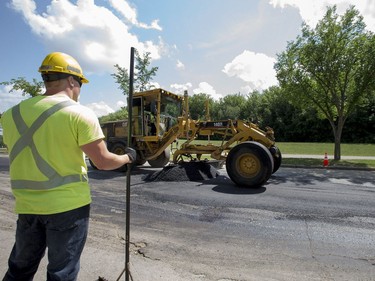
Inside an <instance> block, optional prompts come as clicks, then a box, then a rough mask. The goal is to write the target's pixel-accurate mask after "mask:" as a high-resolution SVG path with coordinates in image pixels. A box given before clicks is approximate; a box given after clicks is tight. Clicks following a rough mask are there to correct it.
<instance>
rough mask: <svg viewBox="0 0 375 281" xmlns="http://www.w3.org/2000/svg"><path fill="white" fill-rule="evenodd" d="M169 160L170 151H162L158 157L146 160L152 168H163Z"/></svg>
mask: <svg viewBox="0 0 375 281" xmlns="http://www.w3.org/2000/svg"><path fill="white" fill-rule="evenodd" d="M170 158H171V151H170V150H169V149H166V150H164V151H163V152H162V153H161V154H160V155H159V156H158V157H156V158H155V159H153V160H148V163H149V164H150V166H151V167H153V168H163V167H164V166H165V165H167V164H168V163H169V160H170Z"/></svg>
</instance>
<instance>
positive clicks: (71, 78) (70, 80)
mask: <svg viewBox="0 0 375 281" xmlns="http://www.w3.org/2000/svg"><path fill="white" fill-rule="evenodd" d="M73 80H74V78H73V77H72V76H69V77H68V81H69V84H70V86H71V87H74V81H73Z"/></svg>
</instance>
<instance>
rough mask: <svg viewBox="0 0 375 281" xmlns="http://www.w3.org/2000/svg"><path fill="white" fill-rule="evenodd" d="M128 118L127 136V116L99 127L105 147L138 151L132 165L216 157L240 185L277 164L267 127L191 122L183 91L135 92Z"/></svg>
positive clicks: (263, 176)
mask: <svg viewBox="0 0 375 281" xmlns="http://www.w3.org/2000/svg"><path fill="white" fill-rule="evenodd" d="M206 119H209V118H206ZM131 120H132V122H133V124H132V133H131V136H132V137H131V140H128V137H127V136H128V131H127V129H128V128H127V127H128V126H127V125H128V124H127V123H128V121H127V120H123V121H114V122H106V123H103V124H102V129H103V132H104V134H105V141H106V143H107V147H108V149H109V151H111V152H113V153H116V154H124V153H125V148H126V147H127V146H130V147H133V148H134V149H135V150H136V151H137V161H136V163H135V164H136V165H143V164H145V163H146V162H148V163H149V165H150V166H151V167H158V168H161V167H164V166H165V165H167V164H168V163H170V162H171V161H172V162H173V163H176V164H177V163H181V162H186V161H207V159H211V160H214V161H215V160H217V161H221V162H222V163H225V168H226V170H227V173H228V175H229V177H230V178H231V180H232V181H233V182H234V183H235V184H236V185H238V186H240V187H259V186H261V185H263V184H264V183H265V182H267V180H268V179H269V178H270V176H271V175H272V173H275V172H276V171H277V170H278V169H279V167H280V165H281V161H282V156H281V152H280V150H279V149H278V148H277V146H276V145H275V139H274V132H273V130H272V129H271V128H269V127H266V130H261V129H260V128H259V127H258V126H257V125H256V124H253V123H251V122H246V121H243V120H220V121H212V120H193V119H191V118H190V114H189V102H188V94H187V91H185V93H184V95H183V96H182V95H176V94H174V93H171V92H168V91H165V90H163V89H153V90H148V91H144V92H137V93H134V95H133V100H132V118H131ZM211 140H212V141H211ZM181 142H182V143H181ZM178 143H181V144H180V145H178ZM174 144H175V146H176V148H175V149H173V145H174ZM171 151H172V153H171ZM203 155H207V157H208V158H207V157H205V158H203V157H202V156H203ZM211 160H210V161H211ZM90 164H91V166H93V167H94V168H95V166H94V164H93V163H92V162H91V161H90Z"/></svg>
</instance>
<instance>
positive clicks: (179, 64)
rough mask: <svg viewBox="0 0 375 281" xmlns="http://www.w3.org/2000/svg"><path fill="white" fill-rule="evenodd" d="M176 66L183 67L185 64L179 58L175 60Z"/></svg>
mask: <svg viewBox="0 0 375 281" xmlns="http://www.w3.org/2000/svg"><path fill="white" fill-rule="evenodd" d="M176 67H177V68H178V69H185V65H184V64H183V63H182V62H181V61H180V60H177V64H176Z"/></svg>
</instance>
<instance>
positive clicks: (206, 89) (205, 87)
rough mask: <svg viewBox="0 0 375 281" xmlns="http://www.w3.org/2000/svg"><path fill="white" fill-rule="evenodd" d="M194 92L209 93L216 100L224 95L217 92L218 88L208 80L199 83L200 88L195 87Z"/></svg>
mask: <svg viewBox="0 0 375 281" xmlns="http://www.w3.org/2000/svg"><path fill="white" fill-rule="evenodd" d="M193 93H194V94H200V93H203V94H208V95H210V96H211V97H212V98H213V99H215V100H219V99H220V98H222V97H223V96H222V95H220V94H218V93H216V90H215V89H214V88H213V87H212V86H211V85H210V84H208V83H207V82H201V83H199V86H198V88H196V89H194V90H193Z"/></svg>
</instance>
